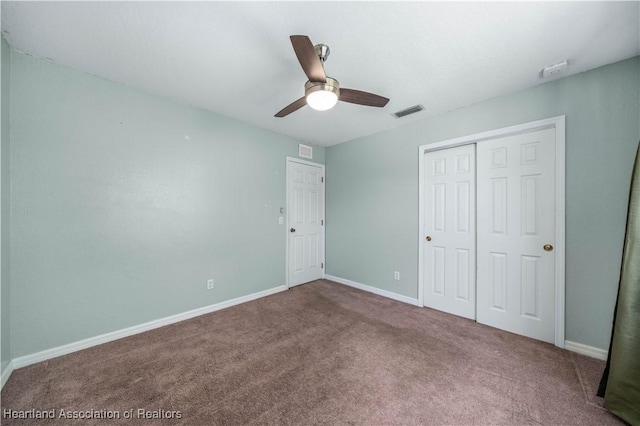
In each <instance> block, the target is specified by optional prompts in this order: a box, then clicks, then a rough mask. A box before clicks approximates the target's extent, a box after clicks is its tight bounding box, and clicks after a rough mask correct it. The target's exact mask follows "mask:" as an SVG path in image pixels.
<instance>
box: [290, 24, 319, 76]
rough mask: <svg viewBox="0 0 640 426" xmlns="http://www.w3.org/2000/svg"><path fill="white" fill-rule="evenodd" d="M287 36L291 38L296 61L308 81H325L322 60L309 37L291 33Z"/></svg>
mask: <svg viewBox="0 0 640 426" xmlns="http://www.w3.org/2000/svg"><path fill="white" fill-rule="evenodd" d="M289 38H290V39H291V44H292V45H293V50H294V51H295V52H296V56H297V57H298V62H300V65H302V69H303V70H304V73H305V74H306V75H307V77H308V78H309V81H312V82H314V83H326V81H327V76H326V74H325V73H324V67H323V66H322V61H321V60H320V58H319V57H318V55H317V54H316V49H315V48H314V47H313V44H312V43H311V40H309V37H307V36H305V35H292V36H290V37H289Z"/></svg>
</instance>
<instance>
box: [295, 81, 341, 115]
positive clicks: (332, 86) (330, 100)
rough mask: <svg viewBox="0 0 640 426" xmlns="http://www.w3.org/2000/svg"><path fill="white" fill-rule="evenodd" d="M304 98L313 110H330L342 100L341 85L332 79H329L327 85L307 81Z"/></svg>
mask: <svg viewBox="0 0 640 426" xmlns="http://www.w3.org/2000/svg"><path fill="white" fill-rule="evenodd" d="M304 96H305V98H306V99H307V104H308V105H309V106H310V107H311V108H313V109H316V110H319V111H324V110H327V109H330V108H332V107H333V106H334V105H335V104H336V102H338V99H339V98H340V83H338V80H336V79H333V78H331V77H327V81H326V83H322V82H313V81H307V82H306V83H305V85H304Z"/></svg>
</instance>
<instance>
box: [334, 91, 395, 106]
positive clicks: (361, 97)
mask: <svg viewBox="0 0 640 426" xmlns="http://www.w3.org/2000/svg"><path fill="white" fill-rule="evenodd" d="M340 100H341V101H342V102H350V103H352V104H358V105H366V106H373V107H383V106H385V105H386V104H387V102H389V99H387V98H385V97H383V96H380V95H374V94H373V93H368V92H363V91H361V90H353V89H343V88H340Z"/></svg>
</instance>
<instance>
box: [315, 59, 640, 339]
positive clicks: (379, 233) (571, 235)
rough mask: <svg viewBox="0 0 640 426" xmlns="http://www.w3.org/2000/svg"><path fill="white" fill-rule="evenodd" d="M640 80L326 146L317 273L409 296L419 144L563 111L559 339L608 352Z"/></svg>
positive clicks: (604, 75) (633, 73)
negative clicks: (323, 261)
mask: <svg viewBox="0 0 640 426" xmlns="http://www.w3.org/2000/svg"><path fill="white" fill-rule="evenodd" d="M639 75H640V60H639V58H638V57H636V58H632V59H629V60H626V61H622V62H619V63H616V64H613V65H609V66H605V67H602V68H599V69H596V70H592V71H589V72H586V73H582V74H579V75H575V76H572V77H568V78H564V79H561V80H558V81H555V82H551V83H547V84H543V85H540V86H537V87H534V88H531V89H528V90H524V91H521V92H517V93H513V94H511V95H508V96H503V97H499V98H496V99H492V100H489V101H486V102H482V103H478V104H475V105H472V106H468V107H465V108H461V109H458V110H455V111H452V112H448V113H445V114H441V115H438V116H434V117H430V118H427V119H424V120H421V121H418V122H414V123H412V124H408V125H406V126H403V127H400V128H397V129H394V130H390V131H387V132H383V133H379V134H376V135H372V136H367V137H363V138H360V139H356V140H354V141H351V142H347V143H344V144H339V145H335V146H332V147H330V148H328V149H327V153H326V156H327V189H326V190H327V213H326V215H327V273H328V274H331V275H335V276H338V277H342V278H346V279H350V280H353V281H357V282H360V283H363V284H367V285H370V286H374V287H378V288H380V289H384V290H388V291H392V292H395V293H399V294H402V295H405V296H409V297H417V295H418V278H417V274H418V146H420V145H423V144H427V143H432V142H437V141H442V140H446V139H451V138H454V137H458V136H464V135H469V134H474V133H478V132H482V131H486V130H492V129H497V128H501V127H506V126H511V125H515V124H520V123H525V122H529V121H534V120H539V119H543V118H548V117H553V116H557V115H563V114H564V115H566V126H567V129H566V138H567V139H566V157H567V160H566V214H567V220H566V222H567V223H566V239H567V250H566V339H567V340H571V341H575V342H579V343H583V344H586V345H591V346H595V347H599V348H608V344H609V334H610V331H611V321H612V315H613V307H614V303H615V296H616V292H617V285H618V274H619V271H620V259H621V253H622V242H623V236H624V231H625V221H626V209H627V197H628V191H629V179H630V176H631V169H632V165H633V159H634V155H635V150H636V147H637V145H638V135H639V134H640V128H639V122H638V117H639V114H640V112H639V103H640V89H639V79H638V76H639ZM425 84H428V82H426V83H425ZM394 270H397V271H400V273H401V278H402V279H401V280H400V281H399V282H398V281H394V280H393V271H394Z"/></svg>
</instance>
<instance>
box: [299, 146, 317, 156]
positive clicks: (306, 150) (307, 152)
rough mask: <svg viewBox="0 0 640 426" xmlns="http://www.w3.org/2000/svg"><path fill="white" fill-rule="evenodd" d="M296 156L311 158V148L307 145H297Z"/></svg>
mask: <svg viewBox="0 0 640 426" xmlns="http://www.w3.org/2000/svg"><path fill="white" fill-rule="evenodd" d="M298 156H300V157H302V158H313V148H312V147H310V146H307V145H302V144H299V145H298Z"/></svg>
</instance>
